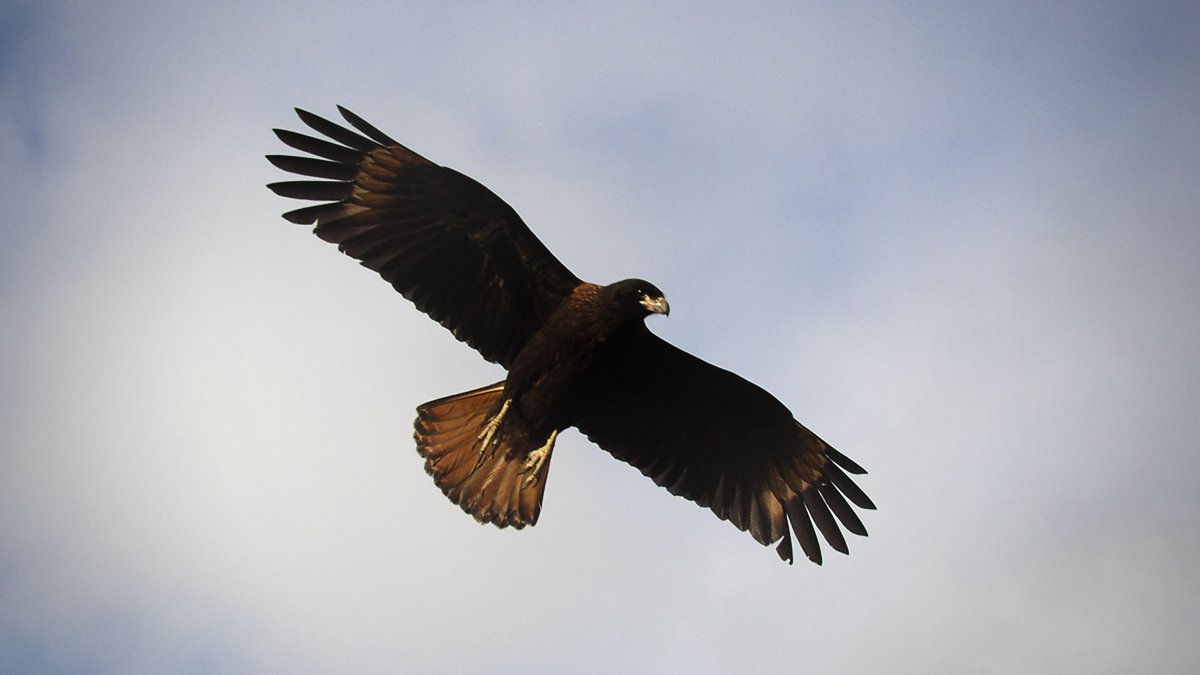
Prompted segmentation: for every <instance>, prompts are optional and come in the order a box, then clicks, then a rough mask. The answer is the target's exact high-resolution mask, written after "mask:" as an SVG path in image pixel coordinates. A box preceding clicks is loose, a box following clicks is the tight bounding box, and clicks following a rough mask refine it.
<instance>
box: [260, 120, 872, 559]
mask: <svg viewBox="0 0 1200 675" xmlns="http://www.w3.org/2000/svg"><path fill="white" fill-rule="evenodd" d="M338 109H339V110H340V111H341V113H342V116H343V117H344V118H345V119H346V121H347V122H349V123H350V125H351V126H352V127H354V128H355V129H357V132H355V131H351V130H350V129H347V128H345V127H343V126H340V125H338V124H335V123H333V122H330V121H329V120H326V119H324V118H322V117H318V116H317V115H314V114H312V113H309V112H305V111H303V110H299V109H297V111H296V112H297V114H299V116H300V119H301V120H303V121H304V123H305V124H307V125H308V126H309V127H311V128H312V129H314V130H316V131H318V132H320V133H321V134H323V135H324V136H326V137H327V138H328V139H330V140H324V139H320V138H315V137H312V136H307V135H304V134H299V133H296V132H293V131H285V130H282V129H276V130H275V133H276V134H277V135H278V136H279V139H280V140H282V141H283V142H284V143H286V144H287V145H289V146H291V147H292V148H295V149H297V150H300V151H303V152H306V153H309V154H310V155H314V156H315V157H296V156H290V155H269V156H268V157H267V159H268V160H270V161H271V163H272V164H274V165H275V166H277V167H279V168H281V169H283V170H285V171H290V172H292V173H295V174H300V175H302V176H311V177H315V178H319V179H322V180H298V181H288V182H282V183H273V184H271V185H269V186H268V187H270V188H271V189H272V190H273V191H275V193H276V194H279V195H282V196H284V197H292V198H295V199H308V200H313V201H318V202H322V203H320V204H317V205H315V206H309V207H306V208H302V209H298V210H295V211H290V212H288V213H285V214H284V216H283V217H284V218H286V219H288V220H290V221H292V222H293V223H300V224H312V223H315V224H316V229H315V232H316V234H317V236H318V237H320V238H322V239H324V240H325V241H328V242H332V243H335V244H337V245H338V248H339V249H340V250H341V251H342V252H343V253H346V254H347V255H349V256H351V257H353V258H355V259H357V260H359V261H361V262H362V264H363V265H364V266H366V267H368V268H370V269H373V270H375V271H376V272H378V273H379V274H380V276H382V277H383V278H384V279H386V280H387V281H388V282H390V283H391V284H392V286H394V287H395V289H396V290H397V291H399V292H400V294H401V295H403V296H404V297H406V298H408V299H409V300H411V301H412V302H413V304H415V305H416V306H417V309H419V310H421V311H422V312H425V313H426V314H428V315H429V316H430V317H432V318H433V319H434V320H436V321H437V322H438V323H440V324H442V325H443V326H445V327H446V328H448V329H449V330H450V331H451V332H452V333H454V337H456V338H458V339H459V340H461V341H463V342H466V343H467V344H468V345H470V346H471V347H474V348H475V349H476V350H477V351H478V352H479V353H480V354H481V355H482V356H483V358H485V359H487V360H488V361H492V362H495V363H498V364H500V365H501V366H503V367H504V368H505V369H507V371H508V377H507V378H506V379H505V380H504V381H503V382H497V383H496V384H492V385H489V386H486V387H482V388H480V389H476V390H474V391H469V392H466V393H463V394H456V395H454V396H448V397H446V398H440V399H437V400H436V401H430V402H429V403H426V404H424V405H422V406H420V407H419V408H418V409H417V421H416V442H417V452H419V453H420V454H421V456H422V457H424V458H425V470H426V471H428V472H429V474H430V475H431V476H433V480H434V482H435V483H437V486H438V487H440V488H441V489H442V492H444V493H445V494H446V496H447V497H449V498H450V500H451V501H453V502H454V503H456V504H458V505H459V506H461V507H462V508H463V510H464V511H466V512H467V513H469V514H471V515H472V516H474V517H475V518H476V519H477V520H479V521H480V522H484V523H492V524H494V525H497V526H499V527H506V526H510V525H511V526H513V527H516V528H521V527H524V526H526V525H533V524H534V523H536V522H537V519H538V513H539V512H540V510H541V506H542V494H543V492H544V490H545V486H546V472H547V469H548V468H549V464H550V455H551V453H552V452H553V450H554V441H555V439H556V438H557V437H558V434H559V432H561V431H562V430H564V429H566V428H568V427H576V428H577V429H579V430H580V431H582V432H583V433H584V435H586V436H587V437H588V438H589V439H591V440H592V441H593V442H595V443H596V444H597V445H599V446H600V447H602V448H604V449H605V450H607V451H608V452H610V453H612V455H613V456H614V457H616V458H617V459H620V460H622V461H624V462H628V463H629V464H632V465H633V466H635V467H637V468H638V469H639V470H641V472H642V473H644V474H645V475H647V476H649V477H650V478H651V479H652V480H653V481H654V482H655V483H658V484H659V485H661V486H662V487H665V488H666V489H667V490H669V491H670V492H671V493H672V494H676V495H679V496H681V497H685V498H687V499H690V500H692V501H694V502H696V503H697V504H699V505H700V506H704V507H708V508H710V509H712V511H713V513H715V514H717V517H719V518H722V519H725V520H728V521H729V522H731V523H733V525H734V526H736V527H737V528H738V529H740V530H746V531H749V532H750V534H751V535H752V536H753V537H754V538H755V539H756V540H757V541H758V542H759V543H761V544H763V545H764V546H766V545H770V544H772V543H773V542H776V541H778V542H779V546H778V547H777V549H776V550H777V551H778V552H779V556H780V557H781V558H783V559H784V560H786V561H788V562H789V563H790V562H792V539H791V535H790V533H789V530H790V529H794V530H795V531H796V536H797V538H798V539H799V541H800V546H801V548H802V549H803V550H804V553H805V554H806V555H807V556H808V558H809V560H812V561H813V562H815V563H817V564H820V562H821V546H820V544H819V543H818V541H817V535H816V530H815V529H814V528H813V524H814V523H815V524H816V529H819V530H820V531H821V533H822V534H823V535H824V536H825V540H826V541H828V542H829V544H830V545H831V546H833V548H835V549H836V550H838V551H841V552H842V553H846V552H848V549H847V547H846V540H845V538H844V537H843V536H842V532H841V530H840V528H839V527H838V521H840V522H841V524H842V526H844V527H845V528H846V529H847V530H849V531H850V532H853V533H854V534H858V535H863V536H866V534H867V531H866V528H864V527H863V524H862V521H860V520H859V518H858V516H857V514H855V512H854V510H853V509H852V508H851V507H850V505H849V504H848V503H847V501H846V500H847V499H849V500H850V501H851V502H853V503H854V504H855V505H857V506H858V507H860V508H863V509H873V508H875V506H874V504H872V503H871V500H870V499H869V498H868V497H867V496H866V494H864V493H863V491H862V490H861V489H859V487H858V486H857V485H855V484H854V483H853V482H852V481H851V480H850V478H849V476H847V475H846V472H850V473H856V474H861V473H865V471H863V469H862V468H861V467H859V466H858V465H857V464H855V463H854V462H853V461H851V460H850V459H848V458H847V457H846V456H845V455H843V454H841V453H840V452H838V451H836V450H834V449H833V448H831V447H830V446H829V445H828V444H826V443H825V442H824V441H822V440H821V439H820V438H818V437H817V436H816V435H815V434H813V433H812V432H811V431H809V430H808V429H807V428H805V427H804V426H803V425H802V424H800V423H799V422H797V421H796V420H795V418H793V417H792V414H791V413H790V412H789V411H788V409H787V408H786V407H784V405H783V404H782V403H780V402H779V401H778V400H777V399H776V398H775V397H774V396H771V395H770V394H768V393H767V392H766V391H764V390H763V389H761V388H760V387H758V386H756V385H754V384H751V383H750V382H748V381H746V380H744V379H742V378H741V377H739V376H737V375H734V374H733V373H731V372H729V371H726V370H722V369H720V368H718V367H716V366H713V365H711V364H709V363H706V362H705V361H702V360H700V359H698V358H696V357H695V356H692V355H691V354H688V353H687V352H684V351H682V350H680V349H678V348H676V347H673V346H672V345H670V344H668V343H667V342H665V341H663V340H662V339H660V338H659V337H657V336H656V335H654V334H653V333H651V332H650V330H649V329H647V328H646V325H645V322H644V319H645V318H646V317H647V316H649V315H651V314H663V315H666V314H667V313H668V311H669V307H668V305H667V301H666V300H665V299H664V298H663V294H662V292H661V291H659V290H658V288H656V287H655V286H654V285H653V284H651V283H649V282H646V281H642V280H640V279H627V280H625V281H618V282H617V283H614V284H610V285H608V286H597V285H595V284H590V283H587V282H585V281H581V280H580V279H579V278H577V277H576V276H575V275H574V274H572V273H571V272H570V270H568V269H567V268H566V267H565V266H564V265H563V264H562V263H560V262H559V261H558V259H556V258H555V257H554V256H553V255H552V254H551V253H550V251H549V250H547V249H546V247H545V246H544V245H543V244H542V243H541V242H540V241H538V239H537V237H535V236H534V235H533V232H531V231H530V230H529V228H528V227H527V226H526V225H525V223H524V222H522V221H521V218H520V216H518V215H517V213H516V211H514V210H513V209H512V207H510V206H509V205H508V204H506V203H504V201H502V200H501V199H500V198H499V197H497V196H496V195H495V194H493V193H492V192H491V191H490V190H488V189H487V188H486V187H484V186H483V185H481V184H479V183H478V182H476V181H474V180H472V179H471V178H468V177H467V176H464V175H463V174H461V173H458V172H457V171H454V170H453V169H449V168H446V167H443V166H438V165H437V164H434V163H433V162H430V161H429V160H427V159H425V158H424V157H422V156H420V155H418V154H417V153H415V152H413V151H412V150H409V149H408V148H406V147H404V146H403V145H400V144H399V143H397V142H396V141H394V140H392V139H391V138H389V137H387V136H386V135H384V134H383V133H381V132H380V131H379V130H378V129H376V128H375V127H373V126H371V125H370V124H368V123H367V122H365V121H364V120H362V119H361V118H360V117H358V116H357V115H355V114H354V113H352V112H350V111H348V110H346V109H344V108H341V107H340V106H339V108H338ZM330 141H333V142H330ZM835 515H836V519H835ZM789 522H790V523H791V527H790V528H789V526H788V523H789Z"/></svg>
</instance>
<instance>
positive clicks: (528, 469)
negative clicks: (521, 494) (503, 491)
mask: <svg viewBox="0 0 1200 675" xmlns="http://www.w3.org/2000/svg"><path fill="white" fill-rule="evenodd" d="M556 438H558V430H557V429H555V430H554V431H551V432H550V438H547V439H546V443H545V445H543V446H542V447H540V448H538V449H537V450H534V451H533V452H531V453H529V456H528V457H526V458H525V465H524V466H522V467H521V473H528V474H529V475H528V476H526V477H525V480H524V482H522V483H521V488H522V489H524V488H527V487H529V486H530V485H533V484H534V483H536V482H537V480H538V478H539V477H541V475H542V469H543V468H544V467H545V466H546V460H548V459H550V451H551V450H553V449H554V439H556Z"/></svg>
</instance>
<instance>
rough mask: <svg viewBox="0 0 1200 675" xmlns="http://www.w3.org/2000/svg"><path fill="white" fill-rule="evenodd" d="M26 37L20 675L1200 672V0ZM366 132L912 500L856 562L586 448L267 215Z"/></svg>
mask: <svg viewBox="0 0 1200 675" xmlns="http://www.w3.org/2000/svg"><path fill="white" fill-rule="evenodd" d="M102 4H103V6H101V3H70V2H45V3H36V2H3V3H0V176H2V180H0V199H2V200H3V204H4V206H5V208H4V209H3V212H2V215H0V236H2V237H3V246H0V345H3V347H0V382H2V383H3V386H2V387H0V671H3V672H4V673H10V672H11V673H235V672H236V673H325V672H361V673H391V672H419V673H461V672H496V673H507V672H511V673H518V672H520V673H530V672H534V673H543V672H544V673H605V672H632V673H685V672H686V673H728V672H739V673H757V672H791V671H801V670H803V671H807V672H823V673H868V672H870V673H877V672H887V673H922V674H924V673H956V674H957V673H964V672H965V673H1001V672H1024V673H1056V674H1057V673H1088V674H1094V673H1123V672H1130V671H1134V670H1136V671H1140V672H1156V673H1192V672H1195V671H1196V669H1197V668H1198V667H1200V648H1198V647H1197V646H1196V645H1195V635H1196V634H1197V633H1200V609H1197V608H1198V607H1200V499H1198V491H1197V488H1196V484H1197V482H1198V479H1200V452H1198V451H1200V447H1197V440H1196V439H1197V438H1200V414H1198V413H1200V410H1198V408H1200V356H1197V352H1198V350H1197V349H1196V345H1197V344H1198V343H1200V318H1198V317H1200V312H1197V307H1198V306H1200V273H1198V272H1197V270H1200V117H1197V115H1196V113H1195V111H1196V110H1200V42H1197V41H1196V40H1195V35H1196V34H1197V31H1198V30H1200V10H1198V9H1197V8H1196V5H1195V4H1194V3H1155V4H1152V5H1147V4H1146V3H1121V2H1112V3H1058V4H1056V5H1053V6H1046V5H1044V4H1041V3H981V4H963V3H924V4H912V3H886V2H865V3H825V2H803V3H751V4H748V5H743V6H738V7H736V8H735V7H733V6H731V5H725V4H718V3H653V2H651V3H647V2H639V3H603V4H599V3H597V4H591V5H589V4H580V3H476V2H453V3H397V2H392V3H359V4H357V5H356V6H355V7H353V8H346V7H343V6H342V5H341V4H334V3H321V2H310V3H296V4H293V5H288V6H282V5H277V4H269V5H268V4H261V3H253V2H241V3H229V4H221V3H171V2H156V3H145V2H124V3H121V2H113V3H102ZM335 104H342V105H346V106H348V107H349V108H351V109H352V110H354V111H356V112H357V113H359V114H360V115H362V116H363V117H365V118H366V119H368V120H370V121H371V122H372V123H374V124H375V125H376V126H378V127H379V128H381V129H383V130H384V131H385V132H387V133H388V134H390V135H392V136H393V137H395V138H397V139H399V140H401V141H402V142H404V143H406V144H407V145H409V146H411V147H412V148H413V149H414V150H416V151H418V152H420V153H422V154H424V155H426V156H428V157H430V158H431V159H433V160H434V161H437V162H440V163H443V164H446V165H448V166H452V167H454V168H456V169H459V170H460V171H463V172H464V173H467V174H468V175H471V176H473V177H475V178H477V179H478V180H480V181H481V182H483V183H484V184H485V185H488V186H489V187H491V188H492V189H493V190H494V191H496V192H497V193H498V194H500V195H501V196H502V197H504V198H505V199H506V200H507V201H509V203H511V204H512V205H513V206H514V207H515V208H516V209H517V210H518V212H520V213H521V214H522V216H523V217H524V218H525V220H526V222H528V223H529V224H530V226H531V227H532V228H533V230H534V231H535V232H536V233H537V234H538V236H539V237H540V238H541V239H542V240H543V241H544V242H545V243H546V244H547V245H548V246H549V247H550V248H551V250H553V251H554V252H555V253H556V254H557V255H558V256H559V258H560V259H561V260H563V262H564V263H566V264H567V265H568V266H569V267H570V268H571V269H572V270H573V271H575V272H576V273H577V274H578V275H579V276H581V277H583V278H585V279H588V280H590V281H594V282H599V283H607V282H610V281H614V280H617V279H621V278H625V277H630V276H638V277H643V278H646V279H649V280H651V281H653V282H654V283H655V284H656V285H658V286H659V287H660V288H662V289H663V290H664V292H665V293H666V295H667V298H668V299H669V300H670V301H671V307H672V314H671V317H670V318H669V319H665V320H653V321H652V323H651V325H652V328H653V329H654V330H655V331H657V332H658V333H659V334H660V335H663V336H664V337H666V338H668V339H670V340H671V341H673V342H674V343H676V344H678V345H680V346H682V347H684V348H686V349H688V350H690V351H692V352H694V353H696V354H698V355H700V356H702V357H703V358H705V359H707V360H710V361H713V362H715V363H717V364H719V365H722V366H725V367H727V368H730V369H733V370H735V371H737V372H739V373H741V374H742V375H744V376H746V377H748V378H749V379H751V380H753V381H755V382H757V383H759V384H761V385H763V386H765V387H766V388H767V389H769V390H771V391H772V392H773V393H775V394H776V395H777V396H778V397H779V398H780V399H781V400H783V401H784V402H785V403H786V404H787V405H788V406H789V407H790V408H791V409H792V410H793V412H794V413H795V414H796V416H797V418H798V419H800V420H802V421H803V422H804V423H805V424H806V425H808V426H809V427H810V428H812V429H813V430H814V431H816V432H817V433H818V434H820V435H821V436H822V437H824V438H826V439H827V440H829V441H830V442H831V443H833V444H834V445H835V446H837V447H838V448H839V449H841V450H842V451H843V452H845V453H846V454H847V455H849V456H850V457H852V458H854V459H855V460H857V461H858V462H860V463H861V464H863V465H864V466H865V467H866V468H867V469H868V470H869V471H870V475H868V476H866V477H864V478H863V480H862V481H861V483H860V484H861V485H862V486H863V487H864V488H865V489H866V490H867V492H868V493H869V494H870V495H871V496H872V497H873V498H874V500H875V501H876V503H877V504H878V505H879V507H880V509H879V511H877V512H873V513H870V514H867V516H866V517H865V519H864V520H865V524H866V526H867V528H868V529H869V530H870V532H871V536H870V537H869V538H867V539H858V538H855V540H854V541H851V542H850V545H851V555H850V556H849V557H844V556H840V555H833V556H827V558H826V562H825V565H824V566H823V567H816V566H813V565H808V564H800V563H797V565H796V566H794V567H788V566H787V565H784V564H781V563H780V562H779V560H778V559H777V558H776V557H775V554H774V552H773V551H771V550H770V549H766V548H762V547H760V546H758V545H757V544H756V543H754V541H753V540H752V539H750V537H748V536H747V535H745V534H744V533H740V532H738V531H737V530H735V529H734V528H733V527H731V526H730V525H729V524H728V523H724V522H721V521H719V520H717V519H716V518H714V517H713V516H712V515H711V513H709V512H707V511H705V510H702V509H700V508H697V507H696V506H694V505H692V504H690V503H688V502H685V501H683V500H680V499H677V498H675V497H672V496H671V495H669V494H668V493H666V492H665V491H664V490H661V489H660V488H658V487H656V486H654V485H653V484H652V483H651V482H650V481H648V480H646V479H645V478H644V477H642V476H641V475H640V474H639V473H638V472H637V471H636V470H634V469H632V468H630V467H628V466H625V465H623V464H621V463H619V462H617V461H614V460H613V459H612V458H611V457H609V456H608V455H607V454H606V453H604V452H603V451H601V450H599V449H597V448H596V447H594V446H592V445H590V444H589V443H587V442H586V441H585V440H584V439H583V438H582V437H580V436H579V435H578V434H577V433H575V432H571V433H569V434H565V435H564V436H563V437H562V438H561V439H560V441H559V447H558V451H557V452H556V453H555V458H554V462H553V466H552V470H551V472H550V478H549V482H548V488H547V494H546V499H545V505H544V510H543V513H542V518H541V521H540V522H539V524H538V525H537V527H535V528H531V529H527V530H524V531H521V532H511V531H499V530H495V529H493V528H490V527H481V526H479V525H477V524H475V523H474V522H473V521H472V520H471V519H470V518H469V517H468V516H466V515H464V514H463V513H461V512H460V511H459V509H458V508H457V507H455V506H453V505H452V504H451V503H449V502H448V501H447V500H446V499H445V498H444V497H443V496H442V495H441V494H440V491H439V490H437V489H436V487H434V486H433V484H432V481H431V480H430V479H429V478H428V477H427V476H426V475H425V474H424V472H423V470H422V466H421V460H420V458H418V457H417V456H416V453H415V452H414V451H413V443H412V440H411V424H412V419H413V417H414V409H415V407H416V406H417V405H418V404H419V403H421V402H423V401H426V400H429V399H432V398H436V397H439V396H443V395H446V394H450V393H455V392H458V391H463V390H466V389H469V388H473V387H476V386H479V385H482V384H485V383H488V382H492V381H495V380H497V379H499V378H500V377H501V376H502V373H501V372H500V371H499V370H498V369H497V368H496V367H494V366H491V365H489V364H486V363H484V362H483V361H482V360H481V359H479V358H478V357H477V356H476V355H475V354H474V353H473V352H472V351H470V350H469V349H468V348H466V347H465V346H463V345H461V344H459V343H457V342H456V341H455V340H454V339H453V338H452V337H451V336H450V335H449V334H447V333H446V332H445V331H444V330H443V329H441V328H440V327H439V326H437V325H436V324H434V323H433V322H432V321H429V320H428V319H427V318H425V317H423V316H421V315H420V314H419V313H418V312H416V311H415V310H414V309H413V308H412V307H411V306H410V305H409V304H408V303H407V301H405V300H403V299H402V298H400V297H399V296H398V295H396V294H395V293H394V292H393V291H392V290H391V289H390V287H388V285H387V284H385V283H384V282H382V281H380V280H379V279H378V278H377V277H376V276H375V275H373V274H372V273H370V272H368V271H366V270H364V269H362V268H360V267H358V266H357V265H356V264H354V263H353V261H351V260H349V259H347V258H345V257H344V256H341V255H340V254H338V253H337V252H336V250H335V249H334V248H333V247H331V246H329V245H327V244H325V243H323V242H321V241H319V240H318V239H316V238H315V237H313V236H312V235H311V234H309V233H308V232H307V231H306V229H305V228H302V227H297V226H293V225H290V224H288V223H286V222H285V221H283V220H282V219H281V218H280V217H279V214H280V213H281V212H282V211H284V210H286V209H288V208H290V205H289V204H287V203H285V201H286V200H283V199H281V198H278V197H276V196H274V195H273V194H271V193H270V192H268V191H267V190H266V189H265V188H264V187H263V185H264V184H265V183H267V182H271V181H273V180H278V179H279V178H280V174H279V172H278V171H277V170H275V169H274V168H273V167H271V166H270V165H269V164H268V163H267V162H266V161H265V160H263V158H262V156H263V155H264V154H267V153H272V152H279V151H280V150H281V149H282V146H281V145H280V144H279V143H278V141H277V140H276V139H275V138H274V136H273V135H272V134H271V133H270V129H271V128H272V127H290V128H296V127H297V126H298V124H299V123H298V121H297V120H296V118H295V116H294V114H293V113H292V111H291V108H292V107H293V106H300V107H304V108H306V109H309V110H312V111H313V112H316V113H318V114H324V115H332V114H334V105H335Z"/></svg>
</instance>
